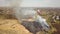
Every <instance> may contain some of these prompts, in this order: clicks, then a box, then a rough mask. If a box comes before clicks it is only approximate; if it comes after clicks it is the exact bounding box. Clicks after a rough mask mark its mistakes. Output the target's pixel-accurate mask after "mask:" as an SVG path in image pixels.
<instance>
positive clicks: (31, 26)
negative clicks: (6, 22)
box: [22, 21, 42, 34]
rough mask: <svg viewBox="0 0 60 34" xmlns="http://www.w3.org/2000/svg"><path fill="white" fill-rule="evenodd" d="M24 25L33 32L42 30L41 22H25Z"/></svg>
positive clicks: (34, 33)
mask: <svg viewBox="0 0 60 34" xmlns="http://www.w3.org/2000/svg"><path fill="white" fill-rule="evenodd" d="M22 25H23V26H25V28H26V29H28V30H29V31H30V32H31V33H33V34H36V33H37V32H39V31H42V26H41V24H39V22H35V21H34V22H23V23H22Z"/></svg>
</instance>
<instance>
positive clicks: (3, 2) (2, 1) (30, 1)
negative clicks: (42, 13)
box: [0, 0, 60, 7]
mask: <svg viewBox="0 0 60 34" xmlns="http://www.w3.org/2000/svg"><path fill="white" fill-rule="evenodd" d="M14 1H15V0H0V6H11V4H14V3H12V2H14ZM18 1H19V0H18ZM19 3H20V6H21V7H60V0H21V2H20V1H19Z"/></svg>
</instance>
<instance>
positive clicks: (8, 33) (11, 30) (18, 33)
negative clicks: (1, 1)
mask: <svg viewBox="0 0 60 34" xmlns="http://www.w3.org/2000/svg"><path fill="white" fill-rule="evenodd" d="M2 9H3V8H1V11H0V34H32V33H31V32H29V31H28V30H27V29H26V28H25V27H24V26H23V25H21V24H20V23H19V21H18V20H17V19H15V17H14V16H12V14H13V13H11V11H12V10H10V9H9V10H7V9H6V8H4V9H3V10H2ZM4 11H5V12H4ZM7 11H10V12H7ZM41 11H42V13H41V16H42V17H44V18H45V19H47V22H48V24H49V25H50V26H51V30H50V31H49V32H48V34H60V27H59V26H60V21H56V23H54V24H52V23H51V16H52V15H53V14H58V15H60V13H59V12H60V9H41ZM37 34H44V32H41V31H40V32H38V33H37Z"/></svg>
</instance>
